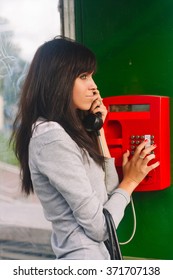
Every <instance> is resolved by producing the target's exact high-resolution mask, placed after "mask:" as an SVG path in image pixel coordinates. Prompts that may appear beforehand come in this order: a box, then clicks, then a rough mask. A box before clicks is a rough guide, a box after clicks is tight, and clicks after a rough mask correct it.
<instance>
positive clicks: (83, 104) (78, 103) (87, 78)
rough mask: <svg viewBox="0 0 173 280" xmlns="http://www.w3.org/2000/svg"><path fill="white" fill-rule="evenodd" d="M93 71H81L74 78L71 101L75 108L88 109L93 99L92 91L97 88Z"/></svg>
mask: <svg viewBox="0 0 173 280" xmlns="http://www.w3.org/2000/svg"><path fill="white" fill-rule="evenodd" d="M92 74H93V73H87V72H86V73H82V74H80V75H79V77H77V78H76V80H75V82H74V87H73V103H74V106H75V108H76V109H80V110H89V109H90V107H91V104H92V103H93V101H94V91H95V90H96V89H97V85H96V84H95V82H94V80H93V77H92Z"/></svg>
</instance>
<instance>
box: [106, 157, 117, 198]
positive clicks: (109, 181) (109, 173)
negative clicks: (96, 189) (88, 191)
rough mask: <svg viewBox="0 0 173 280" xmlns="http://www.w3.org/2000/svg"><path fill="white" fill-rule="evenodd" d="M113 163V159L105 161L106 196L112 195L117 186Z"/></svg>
mask: <svg viewBox="0 0 173 280" xmlns="http://www.w3.org/2000/svg"><path fill="white" fill-rule="evenodd" d="M114 161H115V159H114V158H106V159H105V165H104V166H105V184H106V190H107V193H108V195H110V194H112V193H113V191H114V190H115V189H116V188H117V187H118V184H119V178H118V173H117V171H116V168H115V163H114Z"/></svg>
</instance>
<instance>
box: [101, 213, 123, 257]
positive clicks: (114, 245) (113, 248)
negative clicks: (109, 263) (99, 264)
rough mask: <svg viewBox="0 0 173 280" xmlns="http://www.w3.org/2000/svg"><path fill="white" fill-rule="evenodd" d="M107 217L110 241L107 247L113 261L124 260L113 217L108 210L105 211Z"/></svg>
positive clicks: (106, 243)
mask: <svg viewBox="0 0 173 280" xmlns="http://www.w3.org/2000/svg"><path fill="white" fill-rule="evenodd" d="M103 213H104V215H105V219H106V224H107V230H108V240H106V242H105V245H106V247H107V249H108V251H109V254H110V257H111V260H122V259H123V258H122V254H121V250H120V246H119V242H118V237H117V233H116V227H115V223H114V220H113V218H112V215H111V214H110V213H109V211H108V210H107V209H105V208H104V209H103Z"/></svg>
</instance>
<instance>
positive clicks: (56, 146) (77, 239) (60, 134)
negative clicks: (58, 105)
mask: <svg viewBox="0 0 173 280" xmlns="http://www.w3.org/2000/svg"><path fill="white" fill-rule="evenodd" d="M105 166H106V172H104V171H103V169H102V168H101V167H100V166H99V165H98V164H96V163H95V162H94V161H93V159H92V158H91V157H90V156H89V154H88V153H87V152H86V151H85V152H84V151H83V150H82V149H81V148H79V147H78V146H77V144H76V143H75V142H74V141H73V140H72V139H71V137H70V136H69V135H68V134H67V133H66V132H65V130H64V129H63V128H62V127H61V126H60V125H59V124H58V123H55V122H44V123H40V122H37V123H36V124H35V125H34V130H33V135H32V138H31V141H30V145H29V167H30V172H31V178H32V182H33V186H34V190H35V192H36V193H37V195H38V198H39V199H40V202H41V204H42V206H43V211H44V215H45V218H46V219H47V220H48V221H50V222H51V223H52V237H51V244H52V249H53V251H54V253H55V255H56V258H57V259H69V260H70V259H75V260H77V259H80V260H81V259H82V260H84V259H85V260H87V259H88V260H94V259H95V260H101V259H109V258H110V256H109V253H108V251H107V249H106V247H105V245H104V241H105V240H106V239H107V230H106V223H105V218H104V215H103V207H105V208H107V209H108V210H109V211H110V212H111V214H112V215H113V218H114V221H115V224H116V226H118V224H119V222H120V221H121V219H122V218H123V215H124V210H125V208H126V206H127V204H128V203H129V201H130V197H129V195H128V194H127V193H126V192H125V191H124V190H122V189H120V188H118V176H117V172H116V170H115V166H114V159H113V158H110V159H106V161H105Z"/></svg>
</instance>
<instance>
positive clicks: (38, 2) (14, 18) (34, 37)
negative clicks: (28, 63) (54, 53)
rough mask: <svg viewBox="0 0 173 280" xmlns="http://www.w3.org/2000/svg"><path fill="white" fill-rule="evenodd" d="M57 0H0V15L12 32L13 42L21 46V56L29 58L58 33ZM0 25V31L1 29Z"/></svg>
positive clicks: (7, 28) (6, 27)
mask: <svg viewBox="0 0 173 280" xmlns="http://www.w3.org/2000/svg"><path fill="white" fill-rule="evenodd" d="M58 2H59V1H58V0H0V17H1V18H6V19H8V21H9V24H8V25H6V26H5V29H6V30H12V31H13V32H14V40H13V42H14V44H16V45H18V46H19V47H20V48H21V56H22V57H23V58H24V59H26V60H31V59H32V57H33V55H34V53H35V51H36V49H37V48H38V46H39V45H41V44H42V43H44V42H45V41H47V40H49V39H51V38H53V37H54V36H56V35H59V34H60V18H59V12H58V8H57V6H58ZM1 28H2V27H1V25H0V31H1Z"/></svg>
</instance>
